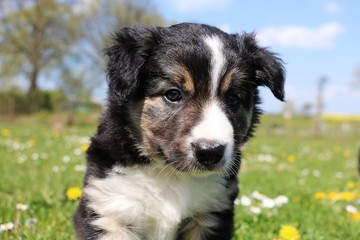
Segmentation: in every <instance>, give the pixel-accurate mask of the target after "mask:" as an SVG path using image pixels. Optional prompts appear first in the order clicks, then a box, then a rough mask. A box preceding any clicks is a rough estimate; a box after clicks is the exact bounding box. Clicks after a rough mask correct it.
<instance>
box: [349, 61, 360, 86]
mask: <svg viewBox="0 0 360 240" xmlns="http://www.w3.org/2000/svg"><path fill="white" fill-rule="evenodd" d="M350 84H351V88H352V89H358V90H360V66H357V67H356V68H355V70H354V75H353V78H352V80H351V83H350Z"/></svg>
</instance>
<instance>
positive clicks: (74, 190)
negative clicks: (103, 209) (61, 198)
mask: <svg viewBox="0 0 360 240" xmlns="http://www.w3.org/2000/svg"><path fill="white" fill-rule="evenodd" d="M81 194H82V191H81V189H80V188H78V187H71V188H69V189H68V190H67V191H66V198H67V199H68V200H77V199H79V198H80V197H81Z"/></svg>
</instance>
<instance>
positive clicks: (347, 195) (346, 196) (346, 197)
mask: <svg viewBox="0 0 360 240" xmlns="http://www.w3.org/2000/svg"><path fill="white" fill-rule="evenodd" d="M355 199H356V194H355V193H353V192H342V193H340V194H339V200H342V201H348V202H351V201H355Z"/></svg>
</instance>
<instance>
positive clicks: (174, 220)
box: [84, 166, 229, 240]
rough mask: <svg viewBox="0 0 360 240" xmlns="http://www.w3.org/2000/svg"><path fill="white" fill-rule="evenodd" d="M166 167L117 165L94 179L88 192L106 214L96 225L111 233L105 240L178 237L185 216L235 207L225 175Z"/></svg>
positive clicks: (91, 202) (93, 205)
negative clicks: (180, 171) (178, 171)
mask: <svg viewBox="0 0 360 240" xmlns="http://www.w3.org/2000/svg"><path fill="white" fill-rule="evenodd" d="M162 170H164V169H162ZM162 170H161V169H157V168H154V167H151V166H149V167H143V166H142V167H131V168H130V167H129V168H123V167H116V168H114V170H113V172H112V173H111V174H110V175H109V176H107V177H106V178H103V179H90V181H89V184H88V186H87V187H86V188H85V190H84V193H85V194H86V196H87V198H88V200H89V207H90V208H91V209H92V210H94V211H95V212H96V213H97V214H99V216H100V218H99V219H97V220H95V221H93V223H92V224H93V225H94V226H96V227H98V228H100V229H103V230H105V232H107V234H106V235H104V237H103V239H122V240H124V239H146V240H173V239H174V236H175V234H176V232H177V229H178V227H179V224H180V223H181V221H182V220H183V219H185V218H188V217H195V216H197V215H201V214H204V213H206V212H209V211H220V210H224V209H226V208H227V206H229V204H228V200H227V199H228V198H227V197H226V195H227V192H226V191H227V190H226V187H225V180H224V179H223V178H222V177H220V176H218V175H210V176H191V175H189V174H181V175H179V174H171V173H169V172H165V171H162ZM131 236H133V237H131Z"/></svg>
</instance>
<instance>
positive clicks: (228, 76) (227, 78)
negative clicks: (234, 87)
mask: <svg viewBox="0 0 360 240" xmlns="http://www.w3.org/2000/svg"><path fill="white" fill-rule="evenodd" d="M236 71H237V70H236V69H235V68H232V69H231V70H230V71H229V72H228V73H227V74H226V75H225V77H224V78H223V81H222V83H221V86H220V87H221V88H220V89H221V93H225V92H227V91H228V90H229V88H230V84H231V80H232V78H233V75H234V74H235V73H236Z"/></svg>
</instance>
